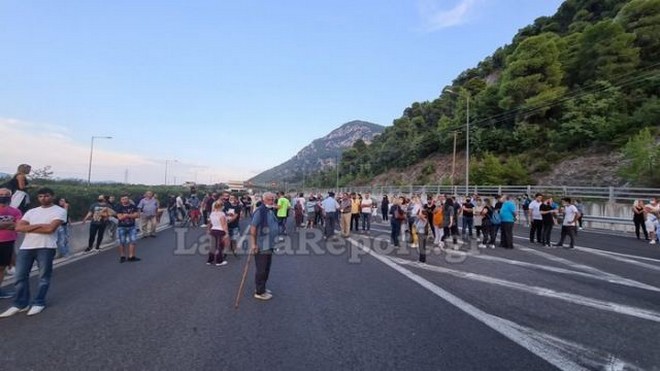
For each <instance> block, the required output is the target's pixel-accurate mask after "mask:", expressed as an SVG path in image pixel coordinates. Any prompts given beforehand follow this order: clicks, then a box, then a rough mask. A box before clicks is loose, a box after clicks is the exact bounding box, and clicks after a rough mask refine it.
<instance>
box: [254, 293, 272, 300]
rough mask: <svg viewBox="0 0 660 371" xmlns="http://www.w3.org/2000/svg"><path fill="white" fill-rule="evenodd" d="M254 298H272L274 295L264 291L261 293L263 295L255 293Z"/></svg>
mask: <svg viewBox="0 0 660 371" xmlns="http://www.w3.org/2000/svg"><path fill="white" fill-rule="evenodd" d="M254 298H255V299H259V300H270V299H272V298H273V295H271V294H269V293H268V292H264V293H263V294H261V295H259V294H254Z"/></svg>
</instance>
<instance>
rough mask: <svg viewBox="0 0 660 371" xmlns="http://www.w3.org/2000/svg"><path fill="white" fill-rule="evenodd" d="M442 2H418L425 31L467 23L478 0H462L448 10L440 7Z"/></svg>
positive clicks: (431, 0) (423, 0)
mask: <svg viewBox="0 0 660 371" xmlns="http://www.w3.org/2000/svg"><path fill="white" fill-rule="evenodd" d="M442 2H443V1H439V0H420V2H419V3H418V4H419V13H420V16H421V18H422V22H423V25H422V26H423V29H424V30H425V31H427V32H431V31H437V30H439V29H442V28H447V27H453V26H458V25H460V24H463V23H465V22H466V21H467V18H468V16H469V13H470V11H471V10H472V9H474V6H475V4H476V2H477V1H476V0H460V1H459V2H458V3H457V4H456V5H455V6H454V7H453V8H451V9H448V10H444V9H440V5H441V3H442Z"/></svg>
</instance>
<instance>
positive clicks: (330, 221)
mask: <svg viewBox="0 0 660 371" xmlns="http://www.w3.org/2000/svg"><path fill="white" fill-rule="evenodd" d="M336 221H337V212H330V213H326V214H325V236H326V237H332V236H334V235H335V222H336Z"/></svg>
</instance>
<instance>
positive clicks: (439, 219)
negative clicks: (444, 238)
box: [433, 207, 445, 227]
mask: <svg viewBox="0 0 660 371" xmlns="http://www.w3.org/2000/svg"><path fill="white" fill-rule="evenodd" d="M444 222H445V213H444V212H443V210H442V208H441V207H439V208H436V209H435V212H434V213H433V225H435V226H436V227H442V224H444Z"/></svg>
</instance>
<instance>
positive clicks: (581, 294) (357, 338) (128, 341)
mask: <svg viewBox="0 0 660 371" xmlns="http://www.w3.org/2000/svg"><path fill="white" fill-rule="evenodd" d="M290 226H291V225H290ZM291 227H292V226H291ZM184 232H185V233H184ZM516 232H517V234H518V235H519V237H518V238H516V240H515V243H516V248H515V249H514V250H503V249H494V250H490V249H488V250H482V249H478V248H477V247H476V243H467V244H465V245H461V246H460V250H459V251H458V252H454V251H451V250H440V251H436V252H431V253H430V255H429V257H428V262H427V264H425V265H422V264H419V263H417V262H416V260H417V250H416V249H408V248H406V247H405V244H403V245H402V246H404V247H402V248H401V249H398V250H392V249H389V248H387V247H383V246H382V245H381V244H380V243H379V241H381V239H382V240H387V238H388V236H389V226H388V225H386V224H382V223H376V224H375V225H374V226H373V228H372V233H371V234H370V235H369V236H365V235H362V234H354V235H353V237H351V238H350V239H349V240H343V239H341V238H340V239H338V241H337V242H334V241H328V242H327V243H326V242H323V241H321V242H318V243H317V242H315V241H318V240H319V236H318V235H315V233H313V232H311V233H307V238H303V234H298V233H293V232H291V233H290V234H289V236H288V237H287V239H286V240H285V242H284V243H283V244H282V246H281V249H280V251H279V252H278V253H277V255H276V256H275V257H274V259H273V260H274V261H273V268H272V272H271V278H270V281H269V286H268V287H269V289H271V290H272V291H273V294H274V298H273V300H271V301H269V302H261V301H258V300H255V299H254V298H252V295H251V294H252V292H253V290H254V279H253V274H254V266H253V264H251V265H250V273H249V276H248V281H247V284H246V288H245V290H244V293H243V295H242V301H241V305H240V307H239V309H234V299H235V297H236V294H237V289H238V285H239V282H240V278H241V272H242V268H243V264H244V263H245V260H246V259H247V256H240V257H238V258H237V257H233V256H229V264H228V265H227V266H224V267H215V266H207V265H205V261H206V259H205V258H206V257H205V255H204V253H203V251H204V249H205V248H206V246H207V240H206V239H205V238H204V232H203V231H202V230H200V229H191V230H187V231H186V230H173V229H169V230H165V231H162V232H160V233H159V235H158V237H157V238H151V239H146V240H140V241H139V243H138V251H139V254H138V256H140V257H141V258H142V259H143V260H142V261H140V262H135V263H124V264H120V263H119V262H118V256H117V253H116V251H115V250H113V249H107V250H104V251H102V252H100V253H98V254H93V255H86V256H85V257H84V258H82V259H78V260H73V261H70V262H67V263H66V264H63V265H60V266H58V267H57V269H56V270H55V272H54V276H53V282H52V286H51V290H50V292H49V296H48V303H47V308H46V310H45V311H44V312H43V313H41V314H40V315H38V316H34V317H27V316H25V315H24V314H18V315H16V316H14V317H11V318H8V319H3V320H0V329H1V332H2V334H3V339H2V341H0V344H1V346H0V369H2V370H45V369H48V370H78V369H85V370H89V369H108V370H136V369H141V370H142V369H144V370H164V369H165V370H179V369H193V370H197V369H199V370H242V369H250V370H266V369H268V370H273V369H274V370H310V369H316V370H337V369H349V370H382V369H399V370H476V369H489V370H545V369H557V368H560V369H654V368H655V369H660V352H657V351H656V349H657V346H658V339H660V336H659V335H658V334H660V248H651V247H650V246H649V245H648V244H646V243H643V242H638V241H636V240H634V239H632V238H631V237H630V236H626V235H614V234H602V233H590V232H587V231H582V232H580V234H579V236H578V242H577V245H578V248H576V249H575V250H565V249H548V248H543V247H541V246H540V245H532V244H530V243H529V241H528V238H527V237H526V236H525V235H526V230H525V229H523V228H521V227H517V230H516ZM557 234H558V231H555V235H557ZM374 241H375V243H374ZM33 284H35V285H36V280H35V279H33ZM10 304H11V301H10V300H2V302H0V305H2V306H3V308H4V306H9V305H10Z"/></svg>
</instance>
